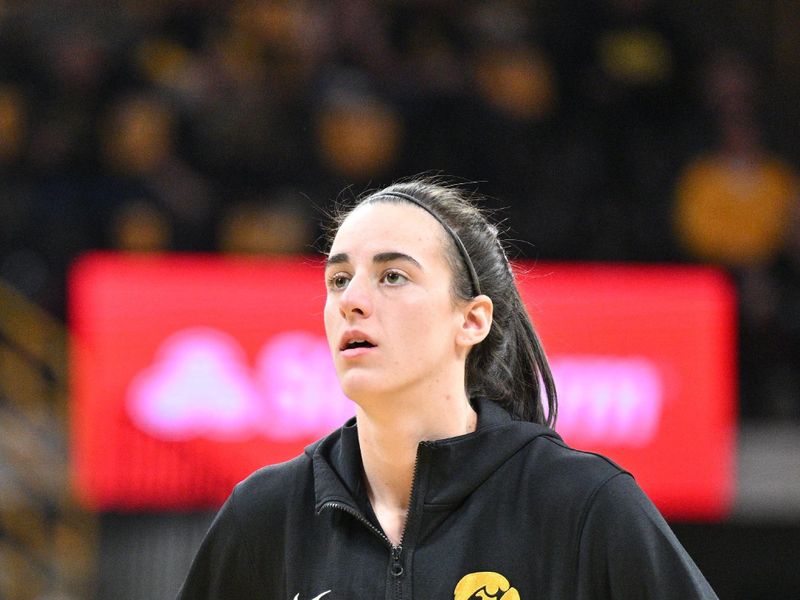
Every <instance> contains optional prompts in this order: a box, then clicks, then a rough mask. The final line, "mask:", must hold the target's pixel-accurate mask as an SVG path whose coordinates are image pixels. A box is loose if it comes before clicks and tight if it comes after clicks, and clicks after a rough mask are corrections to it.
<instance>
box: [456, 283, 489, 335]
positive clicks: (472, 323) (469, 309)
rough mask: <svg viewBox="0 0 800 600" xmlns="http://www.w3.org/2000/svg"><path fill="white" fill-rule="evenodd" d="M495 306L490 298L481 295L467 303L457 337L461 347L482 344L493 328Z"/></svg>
mask: <svg viewBox="0 0 800 600" xmlns="http://www.w3.org/2000/svg"><path fill="white" fill-rule="evenodd" d="M493 311H494V304H493V303H492V299H491V298H489V296H486V295H484V294H481V295H479V296H475V297H474V298H473V299H472V300H470V301H469V302H467V303H466V304H465V305H464V308H463V309H462V313H461V314H462V316H463V319H462V321H461V323H460V325H461V328H460V330H459V332H458V335H457V336H456V341H457V343H458V344H459V345H462V346H466V347H472V346H475V345H476V344H480V343H481V342H482V341H483V339H484V338H485V337H486V336H487V335H489V330H490V329H491V328H492V312H493Z"/></svg>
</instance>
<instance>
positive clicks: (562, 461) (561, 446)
mask: <svg viewBox="0 0 800 600" xmlns="http://www.w3.org/2000/svg"><path fill="white" fill-rule="evenodd" d="M529 448H530V451H531V452H532V453H534V454H535V455H536V463H537V471H539V472H540V474H541V473H542V472H545V473H547V474H550V475H552V476H553V477H555V478H563V479H565V480H568V481H569V482H570V483H571V484H572V485H574V486H580V487H584V488H586V489H587V491H592V490H594V489H595V488H597V487H599V486H602V485H603V484H604V483H605V482H606V481H608V480H609V479H611V478H612V477H614V476H616V475H620V474H627V475H630V473H629V472H628V471H626V470H625V469H623V468H622V467H621V466H620V465H618V464H617V463H615V462H614V461H613V460H611V459H610V458H608V457H607V456H603V455H602V454H598V453H597V452H590V451H586V450H578V449H576V448H573V447H571V446H569V445H568V444H566V443H565V442H564V441H563V440H561V439H560V438H558V437H554V436H546V435H542V436H538V437H536V438H534V439H533V440H531V444H529Z"/></svg>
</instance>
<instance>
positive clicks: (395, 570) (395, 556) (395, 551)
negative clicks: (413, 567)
mask: <svg viewBox="0 0 800 600" xmlns="http://www.w3.org/2000/svg"><path fill="white" fill-rule="evenodd" d="M402 553H403V547H402V546H392V569H391V572H392V575H394V576H395V577H400V576H401V575H402V574H403V563H401V562H400V555H401V554H402Z"/></svg>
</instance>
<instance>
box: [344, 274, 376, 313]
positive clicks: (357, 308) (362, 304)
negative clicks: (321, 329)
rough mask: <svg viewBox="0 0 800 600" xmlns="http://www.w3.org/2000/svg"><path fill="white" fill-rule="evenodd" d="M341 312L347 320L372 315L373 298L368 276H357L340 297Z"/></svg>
mask: <svg viewBox="0 0 800 600" xmlns="http://www.w3.org/2000/svg"><path fill="white" fill-rule="evenodd" d="M339 311H340V312H341V314H342V316H343V317H344V318H345V319H350V318H352V317H354V316H359V317H368V316H369V315H371V314H372V297H371V294H370V287H369V281H368V278H367V277H366V276H360V275H355V276H354V277H353V278H352V279H351V280H350V283H348V284H347V288H345V290H344V291H343V292H342V294H341V295H340V296H339Z"/></svg>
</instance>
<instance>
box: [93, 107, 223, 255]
mask: <svg viewBox="0 0 800 600" xmlns="http://www.w3.org/2000/svg"><path fill="white" fill-rule="evenodd" d="M176 119H177V116H176V115H175V113H174V111H173V110H172V108H171V107H170V106H169V105H168V104H167V103H166V102H164V101H163V100H160V99H159V98H158V97H156V96H152V95H147V94H134V95H131V96H126V97H123V98H122V99H120V100H118V101H117V102H116V103H115V104H114V105H113V106H112V107H111V110H110V112H109V114H108V116H107V119H106V121H105V122H104V124H103V127H102V129H101V132H100V133H101V157H102V161H103V163H104V165H105V166H106V167H107V169H108V172H109V174H111V175H112V177H113V179H112V180H111V182H109V183H108V184H107V185H106V186H105V187H104V189H103V192H102V193H103V195H106V196H108V197H107V199H106V200H107V201H111V202H112V204H113V202H114V201H119V200H120V199H121V198H120V195H122V196H130V195H137V194H140V193H144V194H145V195H147V196H149V197H154V198H156V199H157V201H158V203H159V204H160V205H161V207H163V209H165V210H166V211H168V213H169V215H170V218H171V219H172V220H174V222H175V226H176V230H175V241H176V244H177V247H178V248H179V249H203V247H204V246H203V240H204V237H205V236H206V234H207V228H208V226H209V219H210V217H211V211H212V209H213V196H212V192H211V188H210V186H209V184H208V183H207V182H206V181H205V179H204V178H203V177H202V176H201V175H200V174H199V173H197V172H195V171H194V170H193V169H192V168H191V167H190V166H189V165H188V164H187V163H186V162H185V161H183V160H182V159H181V158H180V156H179V155H178V154H177V142H176V127H177V123H176ZM100 201H101V202H102V201H103V199H101V200H100Z"/></svg>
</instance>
